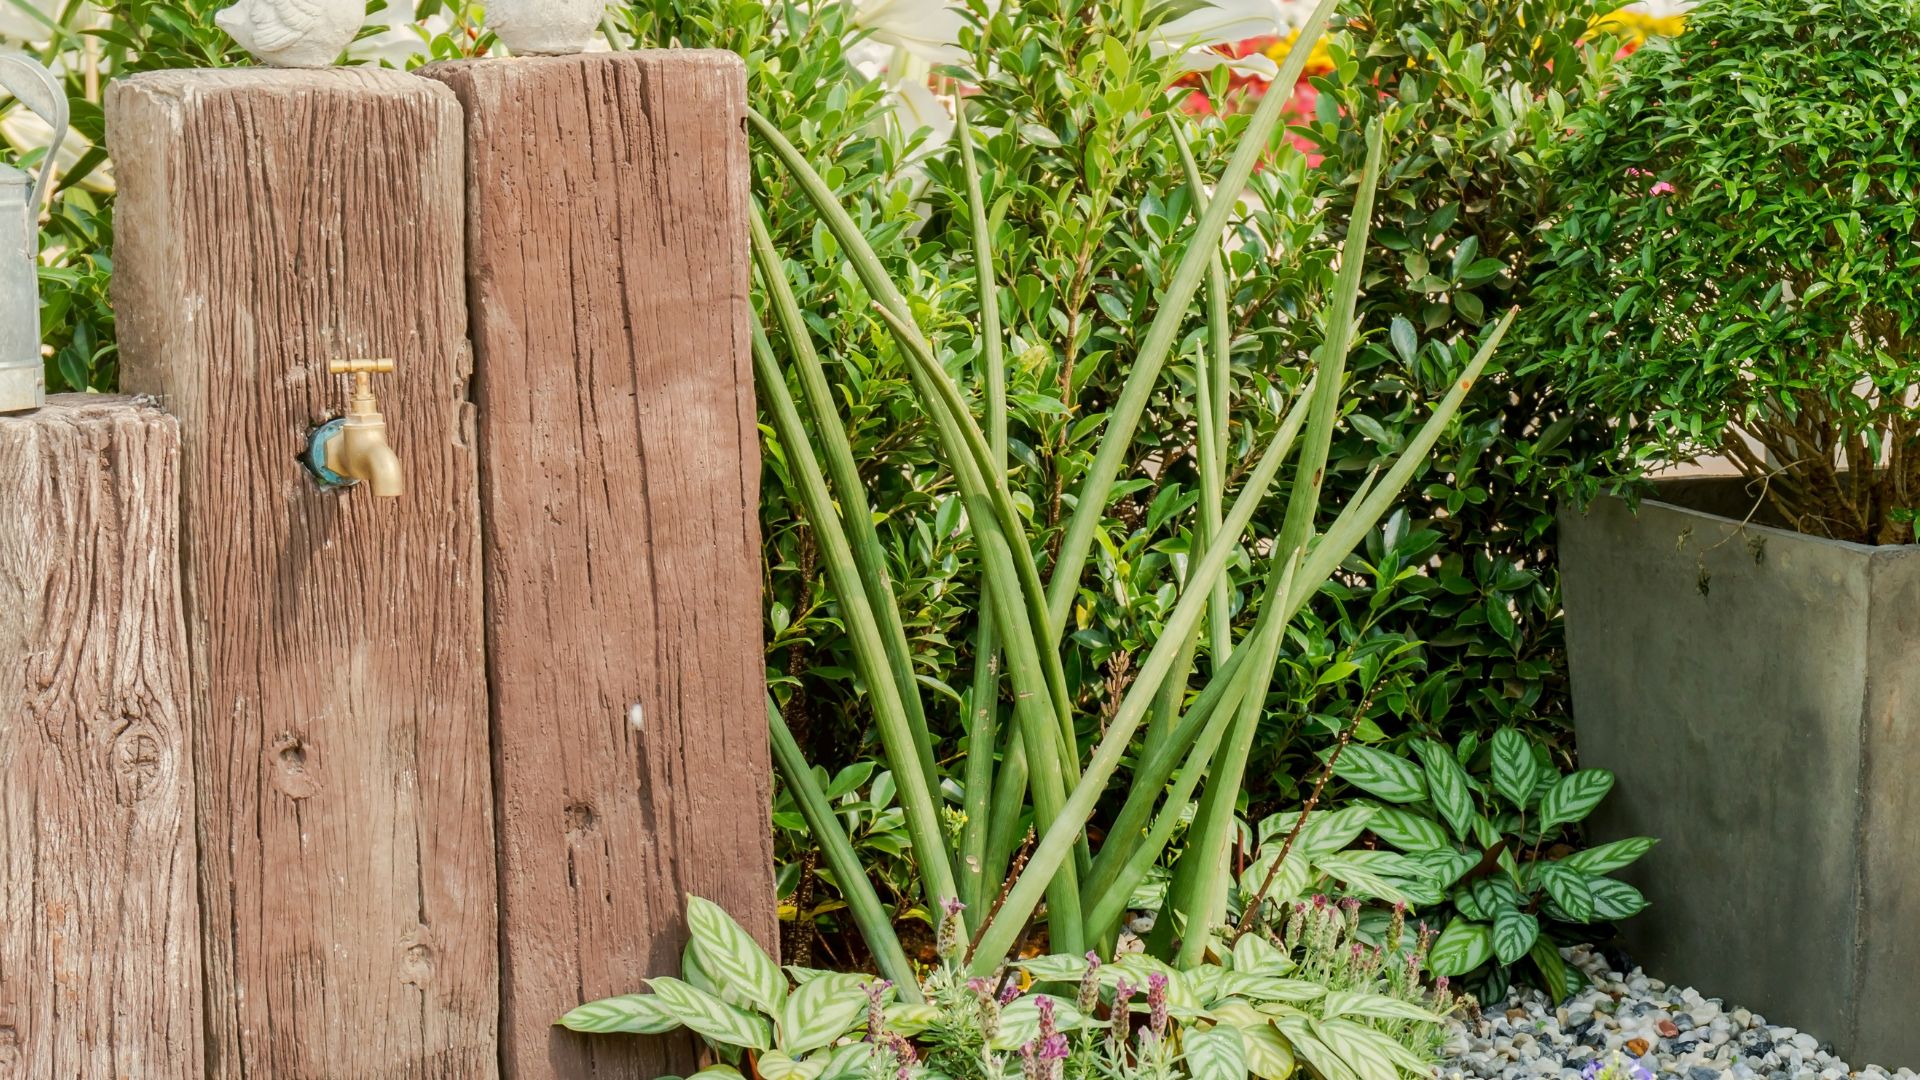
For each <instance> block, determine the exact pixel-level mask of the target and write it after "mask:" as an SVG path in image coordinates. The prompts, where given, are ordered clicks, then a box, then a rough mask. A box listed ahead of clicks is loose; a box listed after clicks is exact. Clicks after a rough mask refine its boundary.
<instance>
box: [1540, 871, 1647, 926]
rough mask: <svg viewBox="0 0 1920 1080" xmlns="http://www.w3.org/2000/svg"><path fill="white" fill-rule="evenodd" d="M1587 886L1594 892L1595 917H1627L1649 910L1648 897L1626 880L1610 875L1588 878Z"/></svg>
mask: <svg viewBox="0 0 1920 1080" xmlns="http://www.w3.org/2000/svg"><path fill="white" fill-rule="evenodd" d="M1587 888H1588V889H1589V890H1591V892H1592V894H1593V914H1594V917H1595V918H1599V919H1625V918H1629V917H1631V916H1634V915H1638V914H1640V913H1641V912H1642V911H1645V910H1647V898H1646V897H1644V896H1642V895H1640V890H1639V889H1636V888H1634V887H1633V886H1631V885H1629V884H1627V883H1626V882H1624V881H1615V880H1614V879H1612V878H1609V877H1596V878H1588V879H1587ZM1561 906H1562V907H1565V906H1566V905H1564V904H1562V905H1561Z"/></svg>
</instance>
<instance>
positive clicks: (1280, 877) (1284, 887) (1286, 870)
mask: <svg viewBox="0 0 1920 1080" xmlns="http://www.w3.org/2000/svg"><path fill="white" fill-rule="evenodd" d="M1279 857H1280V846H1279V844H1278V843H1277V842H1275V843H1270V844H1268V845H1267V847H1266V849H1265V850H1264V851H1262V852H1261V853H1260V857H1259V858H1257V859H1255V860H1253V862H1252V864H1251V865H1249V866H1248V867H1247V868H1246V870H1244V871H1243V872H1241V874H1240V895H1241V896H1243V897H1245V898H1246V901H1247V902H1248V903H1252V902H1253V896H1254V894H1255V893H1257V892H1259V891H1260V886H1262V885H1265V886H1267V891H1266V893H1265V894H1264V896H1263V898H1262V901H1261V902H1262V903H1263V904H1274V905H1280V904H1285V903H1289V902H1291V901H1292V900H1293V899H1294V898H1295V897H1297V896H1299V895H1300V894H1301V893H1303V892H1306V891H1307V886H1308V885H1310V884H1312V883H1313V869H1312V867H1310V866H1309V865H1308V863H1307V857H1306V856H1305V855H1304V854H1302V853H1301V852H1299V851H1289V852H1287V861H1286V864H1285V865H1283V866H1281V867H1280V870H1279V872H1277V873H1275V874H1274V875H1273V880H1272V882H1270V883H1269V882H1268V881H1267V873H1268V871H1270V870H1272V869H1273V862H1274V860H1275V859H1277V858H1279Z"/></svg>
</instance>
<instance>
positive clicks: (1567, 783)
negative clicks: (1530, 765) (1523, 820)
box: [1540, 769, 1613, 833]
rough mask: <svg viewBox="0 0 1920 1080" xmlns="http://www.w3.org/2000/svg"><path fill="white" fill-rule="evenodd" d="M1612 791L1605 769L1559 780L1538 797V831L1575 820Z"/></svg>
mask: <svg viewBox="0 0 1920 1080" xmlns="http://www.w3.org/2000/svg"><path fill="white" fill-rule="evenodd" d="M1611 790H1613V774H1612V773H1610V772H1608V771H1607V770H1605V769H1580V770H1578V771H1577V772H1570V773H1568V774H1567V775H1565V776H1563V777H1561V778H1560V782H1559V783H1556V784H1554V785H1553V787H1551V788H1549V789H1547V793H1546V794H1545V795H1542V796H1541V797H1540V831H1541V832H1542V833H1545V832H1546V831H1547V830H1549V829H1551V828H1553V827H1554V826H1556V825H1565V824H1568V823H1571V822H1575V821H1579V820H1581V819H1582V818H1585V817H1586V816H1587V815H1588V814H1590V813H1592V812H1593V808H1594V807H1596V806H1599V805H1600V800H1601V799H1604V798H1606V797H1607V792H1609V791H1611Z"/></svg>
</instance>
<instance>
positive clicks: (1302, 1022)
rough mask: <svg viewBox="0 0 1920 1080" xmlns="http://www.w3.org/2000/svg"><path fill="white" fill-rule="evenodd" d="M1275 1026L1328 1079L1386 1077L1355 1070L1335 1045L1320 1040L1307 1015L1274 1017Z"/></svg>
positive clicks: (1296, 1052)
mask: <svg viewBox="0 0 1920 1080" xmlns="http://www.w3.org/2000/svg"><path fill="white" fill-rule="evenodd" d="M1273 1026H1274V1027H1276V1028H1278V1029H1279V1030H1280V1034H1281V1035H1282V1036H1285V1038H1286V1040H1287V1042H1288V1044H1289V1045H1291V1046H1292V1047H1293V1052H1294V1054H1295V1055H1297V1056H1298V1057H1300V1058H1302V1059H1304V1060H1305V1061H1306V1063H1307V1064H1308V1065H1311V1066H1313V1068H1314V1071H1315V1072H1318V1073H1319V1074H1320V1075H1321V1076H1322V1077H1324V1078H1325V1080H1384V1078H1382V1077H1377V1076H1367V1077H1362V1076H1360V1075H1359V1074H1358V1073H1355V1072H1354V1071H1353V1069H1352V1067H1351V1066H1349V1065H1348V1064H1347V1061H1346V1059H1345V1058H1343V1057H1341V1056H1340V1055H1339V1054H1337V1053H1335V1052H1334V1050H1333V1048H1332V1047H1330V1046H1328V1045H1327V1044H1326V1043H1324V1042H1321V1041H1320V1036H1319V1034H1318V1033H1317V1032H1316V1030H1315V1028H1314V1023H1313V1021H1312V1019H1311V1018H1309V1017H1306V1016H1280V1017H1275V1018H1274V1021H1273Z"/></svg>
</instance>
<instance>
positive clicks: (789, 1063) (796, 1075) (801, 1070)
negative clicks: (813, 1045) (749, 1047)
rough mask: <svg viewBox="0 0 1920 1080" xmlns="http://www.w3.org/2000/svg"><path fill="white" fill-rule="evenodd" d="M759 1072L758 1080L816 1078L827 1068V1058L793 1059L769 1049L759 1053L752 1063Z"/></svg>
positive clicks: (808, 1079)
mask: <svg viewBox="0 0 1920 1080" xmlns="http://www.w3.org/2000/svg"><path fill="white" fill-rule="evenodd" d="M754 1065H755V1069H756V1070H757V1071H758V1072H759V1073H760V1080H818V1078H819V1076H820V1074H821V1073H823V1072H825V1071H826V1070H827V1059H826V1058H824V1057H821V1058H816V1059H814V1060H811V1061H795V1060H794V1059H793V1058H792V1057H790V1056H789V1055H787V1054H786V1053H784V1052H782V1051H779V1050H769V1051H767V1052H766V1053H764V1054H761V1055H760V1059H759V1060H758V1061H757V1062H755V1063H754Z"/></svg>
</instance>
